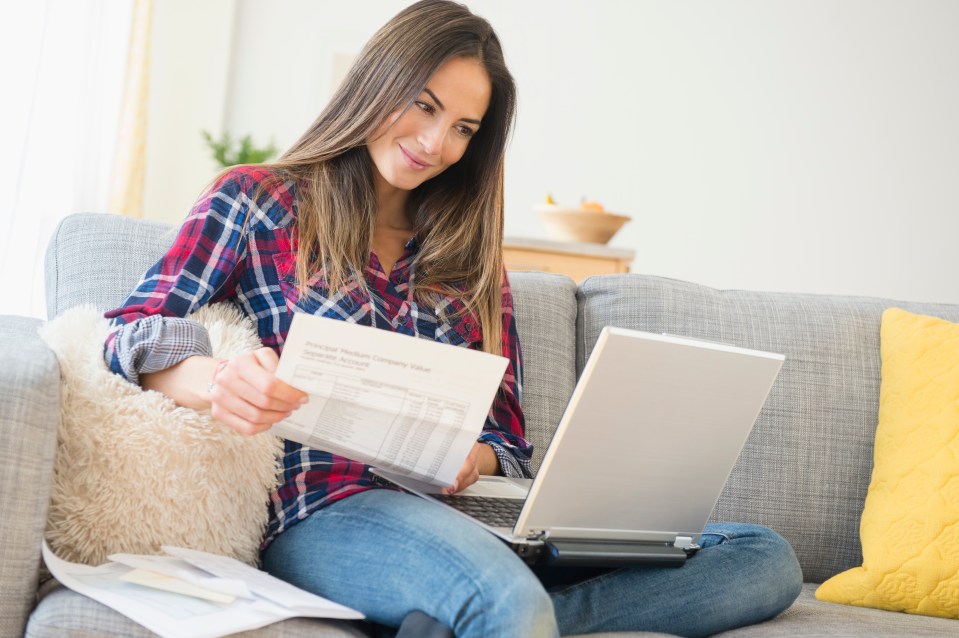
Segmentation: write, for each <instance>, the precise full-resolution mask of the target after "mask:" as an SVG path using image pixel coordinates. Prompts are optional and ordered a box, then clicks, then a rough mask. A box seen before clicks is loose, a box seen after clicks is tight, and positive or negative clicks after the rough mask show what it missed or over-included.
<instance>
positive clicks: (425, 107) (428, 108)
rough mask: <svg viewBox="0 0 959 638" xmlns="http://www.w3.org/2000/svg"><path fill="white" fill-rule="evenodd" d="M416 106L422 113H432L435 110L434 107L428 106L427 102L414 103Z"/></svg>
mask: <svg viewBox="0 0 959 638" xmlns="http://www.w3.org/2000/svg"><path fill="white" fill-rule="evenodd" d="M416 106H418V107H419V108H420V110H421V111H424V112H425V113H432V112H433V111H435V110H436V107H435V106H433V105H432V104H430V103H429V102H423V101H420V100H417V101H416Z"/></svg>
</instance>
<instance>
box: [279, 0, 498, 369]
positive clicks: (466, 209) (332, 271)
mask: <svg viewBox="0 0 959 638" xmlns="http://www.w3.org/2000/svg"><path fill="white" fill-rule="evenodd" d="M459 57H465V58H470V59H475V60H477V61H479V62H481V63H482V64H483V66H484V68H485V69H486V72H487V74H488V75H489V79H490V83H491V84H492V94H491V97H490V103H489V107H488V108H487V111H486V114H485V116H484V117H483V122H482V126H481V127H480V129H479V131H478V132H477V133H476V135H475V136H473V138H472V139H471V140H470V142H469V145H468V147H467V150H466V152H465V153H464V155H463V157H462V158H461V159H460V161H459V162H457V163H456V164H454V165H452V166H450V167H449V168H448V169H447V170H445V171H444V172H443V173H441V174H440V175H438V176H436V177H434V178H432V179H430V180H428V181H426V182H424V183H423V184H422V185H420V186H419V187H417V188H416V189H415V190H413V191H412V192H411V193H410V198H409V203H408V205H409V213H410V217H411V220H412V222H413V227H414V232H415V234H416V236H417V238H418V240H419V244H420V250H419V252H418V253H417V255H416V257H415V264H414V266H415V277H414V281H413V287H414V290H413V293H414V294H415V295H417V297H418V298H419V299H426V298H430V297H435V296H436V295H438V294H439V295H454V296H457V297H459V298H460V299H461V300H462V301H463V302H464V303H465V305H466V307H467V309H468V310H469V311H470V312H471V313H473V314H474V315H475V316H476V318H477V319H478V320H479V322H480V326H481V327H482V331H483V349H484V350H485V351H487V352H492V353H497V354H499V353H500V352H501V351H502V344H501V338H502V317H501V312H502V305H501V304H502V294H503V260H502V242H503V160H504V153H505V147H506V141H507V139H508V137H509V132H510V129H511V128H512V123H513V117H514V113H515V104H516V89H515V85H514V82H513V78H512V76H511V75H510V73H509V71H508V69H507V68H506V64H505V61H504V59H503V51H502V48H501V46H500V43H499V40H498V38H497V37H496V34H495V32H494V31H493V28H492V27H491V26H490V25H489V23H488V22H487V21H486V20H484V19H483V18H480V17H478V16H476V15H473V14H472V13H471V12H470V11H469V9H467V8H466V7H465V6H463V5H460V4H457V3H455V2H449V1H448V0H423V1H421V2H417V3H416V4H413V5H411V6H409V7H407V8H406V9H404V10H403V11H401V12H400V13H399V14H397V15H396V16H395V17H394V18H393V19H391V20H390V21H389V22H387V23H386V25H384V26H383V27H382V28H381V29H380V30H379V31H378V32H377V33H376V34H375V35H374V36H373V37H372V38H371V39H370V41H369V42H368V43H367V44H366V46H365V47H364V48H363V50H362V51H361V52H360V54H359V56H358V57H357V59H356V61H355V62H354V64H353V66H352V68H351V69H350V71H349V73H348V74H347V76H346V78H345V79H344V81H343V83H342V84H341V85H340V87H339V88H338V89H337V91H336V93H335V94H334V95H333V97H332V99H331V100H330V103H329V104H328V105H327V107H326V108H325V109H324V110H323V112H322V113H321V114H320V116H319V117H318V118H317V119H316V121H314V122H313V124H312V125H311V126H310V128H309V129H308V130H307V131H306V132H305V133H304V134H303V135H302V136H301V137H300V139H299V140H297V142H296V143H294V144H293V146H292V147H291V148H290V149H289V150H288V151H286V153H284V154H283V156H282V157H281V158H280V159H279V160H278V161H276V162H272V163H270V164H269V166H270V167H271V168H273V169H274V170H276V171H277V172H278V173H279V174H280V175H283V176H285V177H290V178H293V179H294V180H295V181H296V184H297V209H298V215H297V217H298V220H297V226H298V235H297V239H298V250H297V256H296V272H297V278H298V280H299V282H300V285H301V286H304V285H306V282H308V281H309V280H310V278H311V277H313V276H315V275H316V274H317V273H320V272H323V273H324V278H325V280H326V283H327V285H329V286H330V288H338V287H339V286H341V285H342V284H344V283H346V282H347V281H350V280H353V279H355V280H357V281H358V282H359V284H360V285H361V286H363V287H364V288H365V282H364V279H363V272H364V269H365V267H366V264H367V263H368V260H369V254H370V249H371V245H372V243H371V242H372V236H373V227H374V222H375V220H376V212H377V199H376V192H375V188H374V181H373V171H374V170H375V169H374V168H373V166H372V161H371V159H370V156H369V153H368V151H367V149H366V143H367V140H369V139H370V137H371V136H372V135H373V134H374V132H375V131H376V130H377V129H378V128H379V127H380V125H381V124H382V123H383V122H384V120H385V118H386V117H387V116H388V115H389V114H391V113H394V112H396V111H397V110H401V109H406V108H409V107H410V105H411V104H412V103H413V101H414V100H415V99H416V98H417V97H418V96H419V95H420V94H421V93H422V91H423V89H424V88H425V87H426V84H427V82H429V80H430V78H431V77H432V76H433V74H434V73H435V72H436V70H437V69H438V68H439V67H441V66H442V65H443V64H444V63H445V62H447V61H448V60H451V59H453V58H459Z"/></svg>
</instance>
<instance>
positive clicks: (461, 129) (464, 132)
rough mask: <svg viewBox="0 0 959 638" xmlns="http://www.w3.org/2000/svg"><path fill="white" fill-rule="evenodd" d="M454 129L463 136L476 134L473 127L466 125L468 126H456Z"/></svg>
mask: <svg viewBox="0 0 959 638" xmlns="http://www.w3.org/2000/svg"><path fill="white" fill-rule="evenodd" d="M456 130H457V131H458V132H459V134H460V135H462V136H463V137H473V136H474V135H475V134H476V131H474V130H473V129H471V128H470V127H468V126H457V127H456Z"/></svg>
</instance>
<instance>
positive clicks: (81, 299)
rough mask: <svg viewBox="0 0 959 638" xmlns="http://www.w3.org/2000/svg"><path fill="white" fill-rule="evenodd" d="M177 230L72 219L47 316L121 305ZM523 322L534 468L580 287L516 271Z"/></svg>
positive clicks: (570, 339)
mask: <svg viewBox="0 0 959 638" xmlns="http://www.w3.org/2000/svg"><path fill="white" fill-rule="evenodd" d="M175 230H176V229H175V227H174V226H171V225H169V224H163V223H159V222H152V221H144V220H134V219H130V218H127V217H119V216H117V215H106V214H96V213H83V214H76V215H71V216H69V217H67V218H66V219H64V220H63V221H62V222H61V223H60V226H59V227H58V228H57V231H56V233H55V234H54V237H53V239H52V241H51V243H50V246H49V247H48V249H47V258H46V273H45V274H46V289H47V315H48V317H49V318H53V317H55V316H57V315H59V314H60V313H61V312H63V311H64V310H66V309H68V308H72V307H74V306H77V305H80V304H93V305H95V306H96V307H97V308H100V309H102V310H108V309H111V308H116V307H117V306H119V305H120V304H121V303H123V300H124V299H126V296H127V295H128V294H129V293H130V291H132V290H133V287H134V286H135V285H136V284H137V282H138V281H139V280H140V277H141V276H142V275H143V273H144V272H145V271H146V269H147V268H149V267H150V266H152V265H153V263H154V262H155V261H156V260H157V259H159V258H160V256H161V255H162V254H163V253H164V252H165V251H166V250H167V249H168V248H169V247H170V245H171V244H172V243H173V239H174V232H175ZM510 283H511V285H512V289H513V303H514V308H515V316H516V325H517V330H518V332H519V335H520V344H521V346H522V350H523V360H524V388H523V409H524V412H525V415H526V434H527V438H528V439H529V440H530V442H532V443H533V445H534V457H533V466H534V468H538V467H539V463H540V462H541V461H542V458H543V452H544V451H545V450H546V446H547V444H548V443H549V440H550V439H551V438H552V433H553V432H554V431H555V430H556V426H557V425H558V424H559V419H560V416H562V412H563V409H564V408H565V407H566V402H567V401H568V400H569V397H570V395H571V394H572V392H573V384H574V381H575V370H576V368H575V360H576V359H575V352H576V348H575V330H576V285H575V284H574V283H573V281H572V280H571V279H569V278H567V277H563V276H561V275H550V274H543V273H526V272H522V273H512V274H511V275H510Z"/></svg>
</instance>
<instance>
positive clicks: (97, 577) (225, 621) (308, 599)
mask: <svg viewBox="0 0 959 638" xmlns="http://www.w3.org/2000/svg"><path fill="white" fill-rule="evenodd" d="M165 549H167V551H168V550H169V549H170V548H165ZM152 558H153V561H152V562H156V561H163V560H164V559H168V560H169V561H170V562H171V563H175V564H177V565H178V566H179V564H180V563H182V562H183V561H184V560H186V561H187V562H188V563H190V564H192V565H194V566H198V565H202V564H206V565H209V566H214V567H215V568H216V569H217V571H218V572H219V573H225V572H226V571H229V573H230V578H238V579H241V580H243V581H244V582H245V584H246V586H247V589H248V590H249V591H251V592H253V595H252V597H250V598H242V597H237V598H235V600H234V601H233V602H232V603H230V604H224V603H215V602H211V601H209V600H204V599H203V598H197V597H194V596H187V595H184V594H179V593H173V592H169V591H163V590H160V589H155V588H152V587H146V586H143V585H138V584H134V583H131V582H127V581H125V580H123V579H122V577H123V576H124V575H126V574H128V573H130V572H132V571H134V570H135V569H141V568H134V567H130V566H129V565H124V564H121V563H117V562H110V563H105V564H103V565H99V566H97V567H91V566H89V565H80V564H77V563H71V562H68V561H65V560H63V559H60V558H58V557H57V556H56V555H55V554H54V553H53V551H52V550H51V549H50V547H49V546H48V545H47V543H46V541H44V543H43V560H44V562H45V563H46V565H47V567H48V568H49V569H50V573H51V574H53V576H54V578H56V579H57V580H58V581H59V582H60V583H61V584H62V585H64V586H65V587H69V588H70V589H72V590H73V591H75V592H77V593H80V594H83V595H85V596H88V597H90V598H92V599H93V600H96V601H98V602H100V603H103V604H104V605H106V606H108V607H110V608H111V609H114V610H115V611H117V612H119V613H121V614H123V615H124V616H126V617H128V618H130V619H131V620H133V621H134V622H137V623H139V624H141V625H143V626H144V627H146V628H147V629H149V630H150V631H152V632H154V633H155V634H157V635H159V636H161V638H219V637H220V636H228V635H230V634H234V633H237V632H240V631H246V630H249V629H256V628H258V627H263V626H265V625H269V624H271V623H274V622H278V621H281V620H285V619H287V618H293V617H296V616H308V617H314V618H339V619H357V620H358V619H362V618H363V614H361V613H360V612H358V611H355V610H353V609H350V608H348V607H344V606H342V605H339V604H337V603H334V602H332V601H329V600H327V599H325V598H321V597H319V596H315V595H313V594H310V593H309V592H305V591H303V590H300V589H297V588H295V587H293V586H292V585H289V584H288V583H285V582H283V581H280V580H278V579H275V578H273V577H272V576H270V575H269V574H267V573H265V572H262V571H260V570H257V569H255V568H253V567H250V566H249V565H246V564H244V563H241V562H240V561H237V560H234V559H232V558H227V557H224V556H216V555H212V554H206V553H205V552H194V551H193V550H183V553H182V554H181V555H180V556H166V557H162V556H159V557H152ZM216 566H219V567H218V568H217V567H216ZM209 575H210V576H211V577H219V574H216V573H212V572H211V573H210V574H209ZM184 582H186V581H184ZM266 583H270V586H271V587H272V588H273V589H274V593H273V595H271V596H270V599H267V598H264V597H262V596H260V595H259V594H258V593H257V592H258V591H261V590H262V588H263V587H265V586H266ZM290 590H295V592H296V595H292V594H290Z"/></svg>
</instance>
